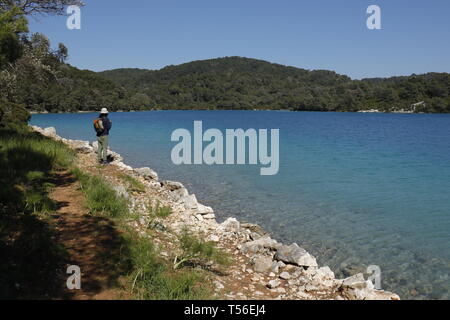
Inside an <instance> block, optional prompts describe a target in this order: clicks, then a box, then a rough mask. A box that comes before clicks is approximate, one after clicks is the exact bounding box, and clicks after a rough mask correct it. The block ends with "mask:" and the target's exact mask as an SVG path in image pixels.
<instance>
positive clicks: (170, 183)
mask: <svg viewBox="0 0 450 320" xmlns="http://www.w3.org/2000/svg"><path fill="white" fill-rule="evenodd" d="M163 185H164V186H166V187H167V188H168V189H169V190H170V191H174V190H178V189H181V188H184V186H183V184H182V183H181V182H176V181H169V180H167V181H164V182H163Z"/></svg>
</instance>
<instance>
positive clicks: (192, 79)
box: [100, 57, 450, 112]
mask: <svg viewBox="0 0 450 320" xmlns="http://www.w3.org/2000/svg"><path fill="white" fill-rule="evenodd" d="M100 74H101V75H102V76H104V77H106V78H108V79H110V80H113V81H114V82H116V83H117V84H120V85H121V86H123V87H125V88H126V89H127V90H128V91H129V94H130V96H131V103H130V105H131V106H132V108H137V109H141V108H142V109H233V110H236V109H238V110H239V109H252V110H253V109H257V110H264V109H285V110H298V111H301V110H305V111H307V110H309V111H311V110H315V111H360V110H370V109H377V110H380V111H385V112H398V111H410V112H413V111H414V112H450V74H447V73H429V74H425V75H412V76H409V77H395V78H389V79H364V80H352V79H350V78H349V77H347V76H345V75H339V74H336V73H335V72H332V71H326V70H315V71H309V70H304V69H299V68H294V67H287V66H282V65H279V64H273V63H269V62H266V61H260V60H255V59H248V58H241V57H227V58H219V59H212V60H204V61H194V62H190V63H186V64H182V65H179V66H169V67H166V68H163V69H161V70H157V71H152V70H142V69H117V70H111V71H105V72H101V73H100Z"/></svg>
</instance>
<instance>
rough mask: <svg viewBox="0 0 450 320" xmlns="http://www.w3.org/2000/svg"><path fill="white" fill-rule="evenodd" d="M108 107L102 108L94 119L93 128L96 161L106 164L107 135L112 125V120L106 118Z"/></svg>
mask: <svg viewBox="0 0 450 320" xmlns="http://www.w3.org/2000/svg"><path fill="white" fill-rule="evenodd" d="M108 114H109V112H108V109H106V108H103V109H102V110H101V111H100V116H99V117H98V118H97V119H95V120H94V128H95V131H96V132H97V141H98V152H97V155H98V162H99V163H100V164H108V136H109V130H111V127H112V121H111V120H109V118H108Z"/></svg>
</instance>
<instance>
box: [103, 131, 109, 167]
mask: <svg viewBox="0 0 450 320" xmlns="http://www.w3.org/2000/svg"><path fill="white" fill-rule="evenodd" d="M103 139H104V140H103V152H104V153H103V161H104V162H107V161H108V142H109V141H108V140H109V139H108V136H103Z"/></svg>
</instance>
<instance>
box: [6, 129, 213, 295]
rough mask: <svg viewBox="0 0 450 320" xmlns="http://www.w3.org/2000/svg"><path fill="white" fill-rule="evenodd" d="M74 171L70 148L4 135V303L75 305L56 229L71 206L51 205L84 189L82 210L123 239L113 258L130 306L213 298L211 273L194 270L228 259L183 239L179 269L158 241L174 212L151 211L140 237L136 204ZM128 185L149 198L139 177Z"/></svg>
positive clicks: (23, 133) (31, 136)
mask: <svg viewBox="0 0 450 320" xmlns="http://www.w3.org/2000/svg"><path fill="white" fill-rule="evenodd" d="M75 163H76V154H75V153H74V152H73V151H72V150H70V149H69V148H68V147H67V146H66V145H64V144H63V143H60V142H56V141H54V140H52V139H48V138H45V137H43V136H41V135H40V134H37V133H31V132H29V131H28V130H20V131H6V130H2V131H0V185H1V186H2V188H1V189H0V256H1V257H2V259H3V261H2V263H1V264H0V299H24V298H25V299H49V298H50V299H51V298H63V299H64V298H68V297H69V296H67V295H66V292H65V290H64V286H63V285H61V284H65V282H66V279H67V275H66V273H65V271H66V270H65V267H66V266H67V263H68V261H69V254H68V252H67V250H66V248H65V247H64V246H63V245H62V244H61V243H60V242H59V241H58V237H59V234H58V231H57V230H56V228H55V224H56V223H55V216H57V214H56V213H57V212H58V210H59V209H60V208H61V207H63V206H65V205H66V204H61V203H57V202H55V201H54V200H53V199H52V198H51V193H52V191H53V190H55V189H57V188H60V187H62V186H66V185H67V184H69V183H70V184H72V183H77V185H79V192H81V193H82V194H83V196H84V200H85V201H84V203H85V208H84V209H83V210H84V211H85V212H86V213H87V214H88V215H90V216H92V217H93V218H99V219H103V220H108V221H110V223H111V225H112V226H113V228H114V229H115V230H116V231H117V232H115V234H116V235H117V237H120V239H117V240H118V241H117V242H118V243H120V244H121V247H120V250H119V251H120V254H118V255H115V256H114V257H111V259H114V264H115V265H116V266H117V268H114V269H116V270H111V272H114V273H115V276H116V277H117V279H119V278H120V279H121V280H123V281H117V282H115V286H118V287H119V289H120V290H123V291H124V292H126V294H125V296H126V297H127V298H133V299H169V300H172V299H209V298H211V297H212V294H211V291H210V290H209V288H208V286H207V284H206V283H207V281H206V280H207V279H206V277H207V272H204V271H202V270H199V269H198V268H197V269H194V268H193V266H195V263H192V262H193V261H194V260H196V261H201V260H202V259H203V260H204V259H213V260H214V259H215V257H221V255H220V253H219V252H218V251H217V250H216V249H215V248H214V247H213V246H211V245H208V244H206V243H204V242H203V241H201V240H199V239H197V238H196V237H194V236H192V235H188V233H186V234H184V235H183V237H180V238H179V239H180V241H181V242H180V243H179V244H178V245H179V246H181V251H180V252H181V255H180V259H184V260H183V261H182V260H180V259H178V260H177V264H176V267H174V262H173V261H170V260H167V259H163V258H162V256H161V255H160V252H159V248H158V246H157V245H155V243H154V241H153V240H152V236H153V235H154V230H153V226H154V225H155V221H157V220H158V219H164V217H167V216H168V215H170V213H171V211H170V208H165V207H159V206H155V207H151V206H150V207H149V209H148V210H149V212H148V214H149V222H148V230H147V232H146V233H145V234H139V233H138V232H137V231H136V230H135V229H134V228H133V227H131V223H132V222H133V221H137V220H138V219H139V214H138V213H137V212H131V211H130V210H129V203H128V201H129V200H128V199H126V198H124V197H121V196H119V195H118V194H117V193H116V192H115V191H114V189H113V188H112V187H111V186H110V185H109V184H108V183H107V182H106V181H105V180H104V178H103V177H101V176H94V175H89V174H87V173H86V172H82V171H81V170H80V169H78V168H77V167H76V165H75ZM62 177H64V181H62ZM122 180H123V181H124V182H125V184H126V185H128V187H129V189H130V190H131V191H135V192H141V191H143V188H144V186H143V185H142V184H141V183H139V182H138V181H137V180H134V179H133V178H132V177H129V176H126V177H125V176H123V177H122ZM93 237H95V235H93ZM183 239H184V240H183ZM183 241H184V242H183ZM189 246H190V247H189ZM105 259H109V258H108V257H105ZM116 273H117V274H116Z"/></svg>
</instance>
